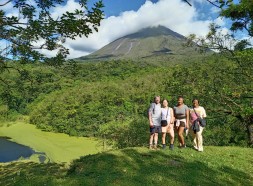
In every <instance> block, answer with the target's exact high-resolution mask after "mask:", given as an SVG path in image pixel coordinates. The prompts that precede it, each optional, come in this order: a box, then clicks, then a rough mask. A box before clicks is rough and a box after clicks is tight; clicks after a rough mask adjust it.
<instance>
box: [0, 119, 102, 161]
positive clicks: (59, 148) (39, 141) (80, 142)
mask: <svg viewBox="0 0 253 186" xmlns="http://www.w3.org/2000/svg"><path fill="white" fill-rule="evenodd" d="M1 137H3V138H5V139H3V138H2V139H1ZM6 137H7V138H9V139H11V141H10V140H8V139H6ZM0 139H1V141H0V144H1V145H0V150H1V152H0V155H1V159H2V160H1V161H2V162H3V160H4V159H5V160H4V161H8V160H10V159H11V160H14V159H19V157H20V156H22V157H26V158H29V157H30V158H29V160H31V161H35V162H44V163H47V162H54V163H68V164H69V163H71V162H72V161H73V160H74V159H77V158H79V157H81V156H86V155H89V154H96V153H98V152H101V151H102V150H103V149H102V146H101V141H100V140H99V139H96V138H85V137H77V136H69V135H67V134H63V133H54V132H45V131H42V130H40V129H38V128H36V126H35V125H32V124H29V123H24V122H14V123H3V124H2V126H1V127H0ZM12 141H13V142H12ZM14 142H16V143H14ZM20 144H22V145H20ZM13 145H15V146H13ZM16 146H18V148H16ZM7 147H8V148H7ZM4 149H5V150H4ZM34 151H35V152H34ZM3 154H7V155H3ZM11 157H12V158H11ZM6 159H7V160H6ZM21 159H23V158H21Z"/></svg>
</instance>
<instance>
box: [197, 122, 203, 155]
mask: <svg viewBox="0 0 253 186" xmlns="http://www.w3.org/2000/svg"><path fill="white" fill-rule="evenodd" d="M199 129H200V130H199V132H196V143H197V146H198V151H200V152H202V151H203V150H204V149H203V137H202V132H203V129H204V128H203V127H201V126H199Z"/></svg>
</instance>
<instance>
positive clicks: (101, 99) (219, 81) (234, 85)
mask: <svg viewBox="0 0 253 186" xmlns="http://www.w3.org/2000/svg"><path fill="white" fill-rule="evenodd" d="M252 57H253V51H252V49H245V50H243V51H235V54H234V56H231V57H230V58H228V57H227V56H225V55H222V54H217V53H213V54H211V55H203V57H201V58H199V61H195V59H194V61H193V60H192V61H191V60H185V61H183V62H182V61H181V62H178V64H176V65H175V64H174V63H171V64H170V61H169V60H168V61H164V62H163V63H161V62H157V63H156V62H155V61H153V62H152V63H151V62H145V61H130V60H125V61H117V60H114V61H103V62H96V63H93V62H78V61H73V60H71V61H69V62H66V63H64V64H63V65H62V66H48V65H47V64H43V63H37V64H26V65H23V64H22V65H20V64H18V63H15V62H12V64H11V67H12V68H11V69H10V70H9V72H8V71H5V72H4V73H2V74H1V84H2V85H1V90H0V96H1V107H0V113H1V114H0V115H1V120H7V121H15V120H18V119H22V118H24V117H26V118H27V117H28V118H29V122H30V123H32V124H35V125H36V126H37V127H38V128H40V129H42V130H45V131H53V132H60V133H66V134H69V135H71V136H95V137H98V138H100V139H103V141H104V142H106V143H108V144H109V145H113V146H114V147H115V148H124V147H129V146H144V145H146V144H147V137H148V119H147V109H148V107H149V104H150V102H151V101H152V99H153V97H154V95H160V96H161V98H166V99H168V100H169V105H170V107H173V106H174V105H175V104H176V98H177V96H178V95H182V96H184V98H185V103H186V104H187V105H188V106H191V100H192V99H193V98H198V99H199V100H200V103H201V105H202V106H204V107H205V109H206V111H207V115H208V117H207V127H206V130H205V134H204V135H205V144H206V145H221V146H227V145H240V146H248V145H251V144H252V141H251V140H252V131H250V129H251V127H252V113H253V109H252V97H253V95H252V88H253V87H252V86H253V85H252V61H251V60H252ZM17 69H18V70H17ZM10 72H11V73H10Z"/></svg>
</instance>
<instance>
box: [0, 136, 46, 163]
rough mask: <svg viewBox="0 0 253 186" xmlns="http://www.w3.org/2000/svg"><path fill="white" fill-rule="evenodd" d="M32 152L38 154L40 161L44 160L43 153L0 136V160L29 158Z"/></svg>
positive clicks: (8, 160)
mask: <svg viewBox="0 0 253 186" xmlns="http://www.w3.org/2000/svg"><path fill="white" fill-rule="evenodd" d="M33 154H39V160H40V162H42V163H43V162H44V161H45V153H40V152H35V151H34V150H33V149H31V148H30V147H28V146H24V145H20V144H18V143H15V142H12V141H10V140H8V139H7V138H3V137H0V162H2V163H4V162H10V161H15V160H18V159H19V158H21V157H23V158H29V157H30V156H31V155H33Z"/></svg>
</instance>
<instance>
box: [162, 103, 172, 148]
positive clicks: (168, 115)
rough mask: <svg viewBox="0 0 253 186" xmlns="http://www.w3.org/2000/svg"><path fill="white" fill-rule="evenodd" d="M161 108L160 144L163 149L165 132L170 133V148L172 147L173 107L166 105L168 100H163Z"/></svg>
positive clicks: (164, 146)
mask: <svg viewBox="0 0 253 186" xmlns="http://www.w3.org/2000/svg"><path fill="white" fill-rule="evenodd" d="M162 105H163V108H162V114H161V126H162V145H163V149H165V148H166V142H165V139H166V134H167V133H169V135H170V149H171V150H173V148H174V145H173V144H174V114H173V109H172V108H170V107H168V100H166V99H164V100H163V103H162Z"/></svg>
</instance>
